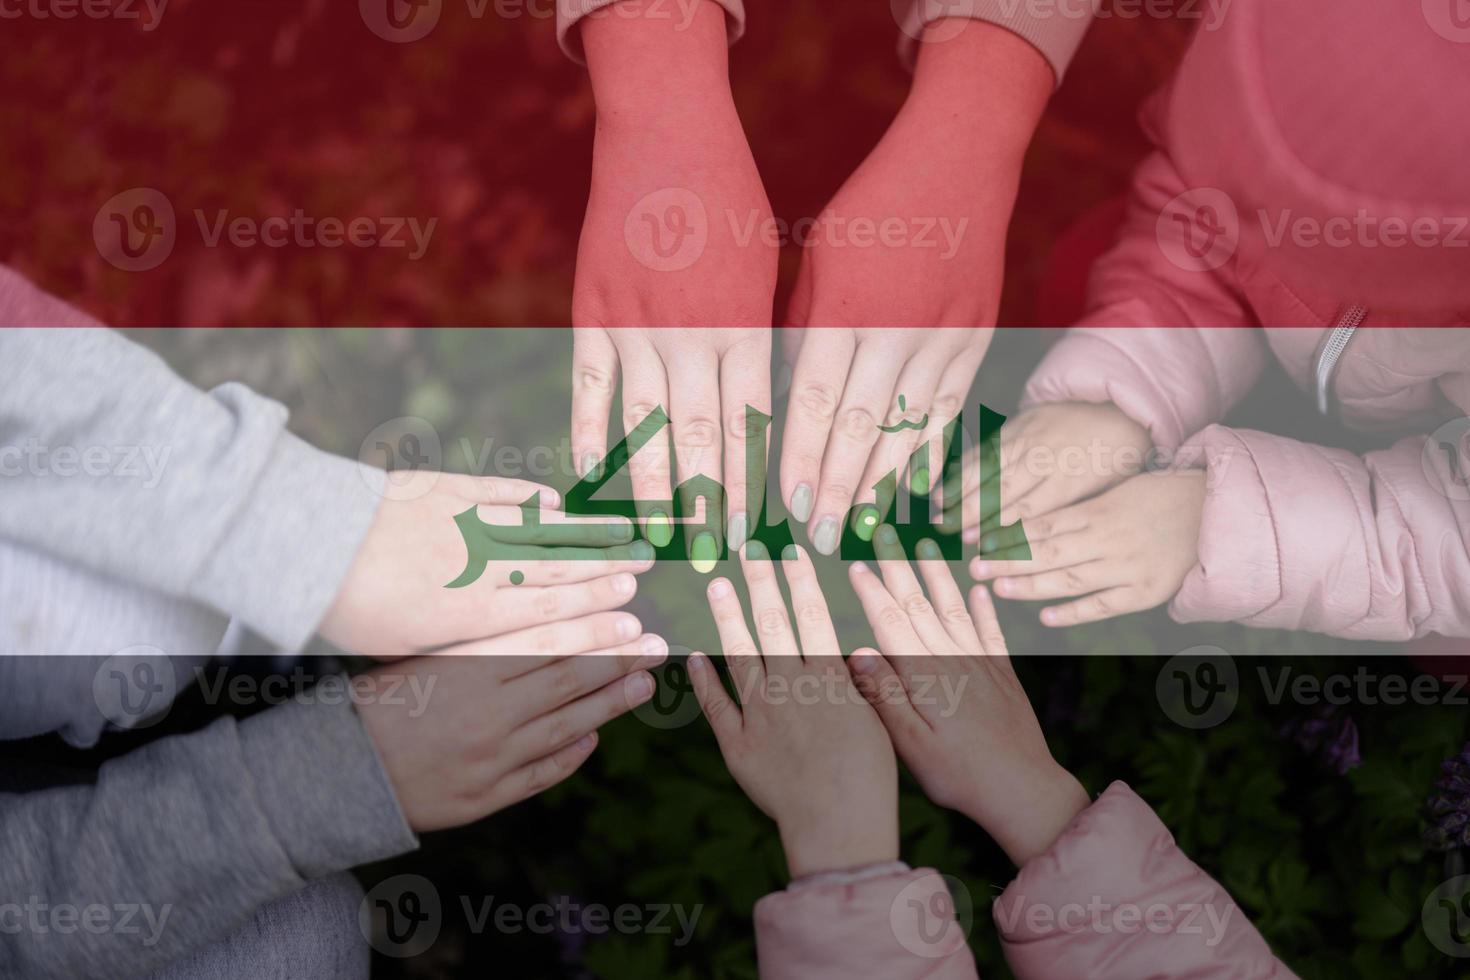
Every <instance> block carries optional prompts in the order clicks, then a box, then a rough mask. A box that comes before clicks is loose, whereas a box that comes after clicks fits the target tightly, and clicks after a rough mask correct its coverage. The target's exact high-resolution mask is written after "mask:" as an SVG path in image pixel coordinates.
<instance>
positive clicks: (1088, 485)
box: [943, 402, 1153, 554]
mask: <svg viewBox="0 0 1470 980" xmlns="http://www.w3.org/2000/svg"><path fill="white" fill-rule="evenodd" d="M1152 447H1153V441H1152V439H1151V438H1150V437H1149V434H1148V430H1147V429H1145V428H1144V427H1143V426H1141V425H1139V424H1138V423H1137V422H1135V421H1133V420H1132V419H1130V418H1129V417H1128V416H1126V415H1124V414H1123V413H1122V411H1120V410H1119V409H1118V407H1117V406H1115V405H1111V404H1102V405H1092V404H1085V403H1082V402H1059V403H1056V404H1051V405H1038V406H1037V407H1035V408H1032V409H1030V410H1028V411H1025V412H1022V413H1021V414H1019V415H1017V416H1016V417H1015V418H1013V419H1008V420H1007V421H1006V424H1005V425H1003V426H1001V430H1000V464H999V466H997V467H995V468H994V469H993V471H991V472H988V473H984V474H982V473H981V472H980V464H979V455H978V450H974V449H972V450H971V451H970V452H969V453H968V454H967V455H966V457H965V460H964V468H963V491H962V492H961V491H960V486H961V483H960V480H959V478H958V476H957V475H955V474H951V475H949V476H947V477H946V480H945V485H944V491H943V492H944V507H945V518H946V524H951V525H953V524H959V523H962V524H963V527H964V534H963V538H964V540H965V541H967V542H970V543H974V542H976V541H979V542H980V551H981V553H982V554H988V552H989V551H990V548H989V547H988V545H987V542H986V540H985V539H984V538H983V537H982V534H983V533H984V532H989V531H994V530H995V529H996V528H997V527H1001V526H1006V525H1010V524H1014V523H1016V522H1017V521H1021V520H1026V519H1027V518H1034V517H1040V516H1042V515H1044V514H1050V513H1051V512H1052V511H1055V510H1057V509H1058V508H1061V507H1066V506H1067V505H1069V504H1074V503H1076V502H1077V501H1079V500H1085V499H1087V498H1088V497H1091V496H1093V495H1094V494H1097V493H1100V492H1101V491H1103V490H1106V489H1107V488H1108V487H1111V486H1114V485H1115V484H1118V483H1121V482H1122V481H1124V480H1126V479H1128V478H1129V477H1131V476H1134V475H1136V474H1138V473H1140V472H1141V471H1142V470H1143V466H1144V461H1145V458H1146V456H1147V454H1148V451H1149V450H1150V449H1151V448H1152ZM982 476H983V477H984V478H985V481H986V488H987V489H989V488H990V487H991V486H993V485H996V484H998V485H999V488H1000V498H999V499H1000V511H999V513H997V514H988V515H982V514H981V513H980V504H979V496H978V494H979V488H980V486H981V482H980V481H981V477H982ZM961 506H962V507H963V508H964V514H963V522H960V521H959V520H958V519H957V517H956V515H955V511H956V508H959V507H961ZM982 518H985V520H984V523H983V526H982V525H981V520H982Z"/></svg>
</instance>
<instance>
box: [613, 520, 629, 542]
mask: <svg viewBox="0 0 1470 980" xmlns="http://www.w3.org/2000/svg"><path fill="white" fill-rule="evenodd" d="M607 536H608V540H610V541H612V542H614V543H616V544H625V543H627V542H629V541H632V540H633V525H632V524H631V523H629V522H626V521H625V522H623V523H620V524H610V525H608V529H607Z"/></svg>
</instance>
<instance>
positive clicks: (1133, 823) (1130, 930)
mask: <svg viewBox="0 0 1470 980" xmlns="http://www.w3.org/2000/svg"><path fill="white" fill-rule="evenodd" d="M983 898H984V896H979V897H978V898H977V901H976V903H975V904H976V905H977V906H982V905H983V901H982V900H983ZM965 904H966V903H964V902H961V903H960V907H961V909H964V908H965ZM991 912H992V917H993V918H994V920H995V925H996V928H997V930H998V931H999V932H1000V937H1001V942H1002V944H1003V947H1004V949H1005V957H1006V962H1007V963H1009V964H1010V967H1011V971H1012V972H1013V973H1015V975H1016V977H1017V978H1018V980H1060V978H1066V980H1073V978H1081V977H1086V978H1088V980H1149V978H1160V980H1162V978H1172V980H1183V978H1191V980H1217V978H1218V980H1225V978H1232V980H1268V978H1270V980H1289V978H1294V977H1295V974H1293V973H1292V972H1291V971H1290V970H1289V969H1287V968H1286V966H1284V965H1283V964H1282V963H1281V962H1280V961H1279V960H1277V959H1276V958H1275V957H1274V956H1272V955H1271V950H1270V949H1269V948H1268V947H1267V946H1266V942H1265V940H1263V939H1262V938H1261V935H1260V933H1258V932H1256V930H1255V927H1253V926H1252V925H1251V923H1250V920H1249V919H1248V918H1247V917H1246V915H1245V913H1244V912H1242V911H1241V910H1240V908H1239V907H1238V906H1237V905H1236V904H1235V902H1234V901H1233V900H1231V898H1230V896H1229V895H1228V894H1226V892H1225V890H1224V889H1223V888H1221V887H1220V885H1219V884H1218V883H1216V882H1215V880H1214V879H1212V878H1211V877H1210V876H1209V875H1207V874H1205V873H1204V872H1203V871H1201V870H1200V869H1199V868H1198V867H1197V866H1196V865H1195V864H1194V862H1192V861H1190V860H1189V858H1188V857H1187V856H1186V855H1185V854H1184V852H1183V851H1181V850H1179V848H1178V847H1177V846H1176V845H1175V843H1174V839H1173V838H1172V837H1171V836H1170V835H1169V831H1168V830H1167V829H1166V828H1165V827H1164V825H1163V824H1162V823H1160V822H1159V818H1158V817H1157V816H1156V815H1155V814H1154V812H1153V811H1152V810H1151V809H1149V807H1148V804H1146V803H1144V802H1143V801H1142V800H1140V799H1139V798H1138V797H1137V796H1136V795H1134V793H1133V791H1132V790H1130V789H1129V788H1128V787H1127V786H1125V785H1123V784H1122V783H1114V784H1113V785H1112V786H1111V787H1109V788H1108V790H1107V791H1106V792H1104V793H1103V794H1102V796H1100V797H1099V798H1098V800H1097V802H1096V803H1094V804H1093V805H1092V806H1090V807H1088V808H1087V809H1086V810H1084V811H1083V812H1082V813H1081V814H1079V815H1078V816H1077V818H1076V819H1075V820H1074V821H1072V824H1071V826H1069V827H1068V828H1067V830H1066V831H1064V832H1063V833H1062V836H1061V837H1060V838H1059V839H1058V840H1057V842H1056V843H1055V844H1053V845H1052V846H1051V849H1050V850H1049V851H1047V853H1045V854H1043V855H1041V856H1040V857H1037V858H1034V859H1033V860H1031V861H1029V862H1027V864H1026V866H1025V867H1023V868H1022V869H1021V872H1020V874H1019V875H1017V877H1016V880H1015V881H1013V882H1011V884H1010V886H1009V887H1008V888H1007V889H1006V890H1005V892H1003V893H1002V894H1001V896H1000V897H999V898H997V899H996V900H995V903H994V906H993V907H992V910H991ZM755 928H756V954H757V957H758V959H759V962H760V975H761V977H762V978H763V980H852V978H865V977H872V978H882V980H921V978H922V980H974V978H976V977H977V976H978V974H977V972H976V969H975V960H974V958H973V957H972V956H971V954H970V950H969V947H968V946H967V945H966V943H965V929H964V928H962V927H961V925H959V924H957V922H956V920H955V912H954V903H953V902H952V901H951V896H950V895H949V893H948V892H947V891H946V888H945V882H944V879H942V878H941V877H940V876H939V875H938V874H937V873H936V872H934V871H930V870H920V871H906V872H897V873H893V874H889V875H885V876H882V877H878V878H870V879H867V880H863V881H858V882H856V883H853V884H828V885H809V886H805V887H803V886H801V885H799V884H798V885H796V886H793V887H792V888H791V889H788V890H786V891H784V892H778V893H776V894H774V895H768V896H766V897H765V898H763V899H761V900H760V902H758V903H757V904H756V907H755Z"/></svg>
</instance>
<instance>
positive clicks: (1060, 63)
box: [898, 0, 1095, 85]
mask: <svg viewBox="0 0 1470 980" xmlns="http://www.w3.org/2000/svg"><path fill="white" fill-rule="evenodd" d="M1026 8H1027V4H1026V3H1024V2H1017V0H909V2H908V7H907V9H906V11H905V13H904V15H903V17H902V19H901V20H900V21H899V28H900V33H899V36H898V57H899V58H900V59H901V60H902V61H903V63H904V65H905V66H906V67H907V68H908V69H909V70H910V71H912V70H913V68H914V63H915V62H916V61H918V57H919V44H920V43H921V42H922V41H923V39H924V28H926V27H928V26H929V25H930V24H932V23H933V22H934V21H936V20H943V19H944V18H946V17H956V18H969V19H970V20H983V21H985V22H987V23H990V24H995V25H996V26H997V27H1004V28H1005V29H1006V30H1008V31H1010V32H1011V33H1013V34H1016V35H1018V36H1019V37H1020V38H1021V39H1022V40H1024V41H1026V42H1027V43H1029V44H1030V45H1031V46H1032V47H1034V48H1035V49H1036V50H1037V51H1039V52H1041V56H1042V57H1043V58H1045V59H1046V61H1047V64H1049V65H1051V70H1052V73H1053V74H1054V75H1055V76H1056V80H1057V82H1056V83H1057V85H1061V84H1062V76H1063V75H1065V74H1066V71H1067V65H1069V64H1070V63H1071V61H1072V56H1073V55H1074V54H1076V53H1077V48H1078V46H1080V45H1081V44H1082V37H1083V35H1084V34H1086V33H1087V28H1088V27H1089V26H1091V24H1092V19H1093V15H1094V13H1095V7H1094V5H1093V3H1092V2H1090V0H1089V2H1088V3H1086V5H1084V4H1083V2H1082V0H1078V2H1077V3H1075V4H1068V3H1054V4H1052V5H1050V7H1049V9H1048V10H1047V11H1045V12H1042V11H1038V10H1028V9H1026ZM1073 8H1076V9H1073Z"/></svg>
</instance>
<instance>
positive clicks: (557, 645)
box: [441, 612, 643, 678]
mask: <svg viewBox="0 0 1470 980" xmlns="http://www.w3.org/2000/svg"><path fill="white" fill-rule="evenodd" d="M642 632H643V624H642V623H641V622H639V621H638V617H637V616H634V615H633V614H631V613H625V612H601V613H593V614H592V615H590V616H583V617H581V618H580V619H567V620H562V621H561V622H556V623H547V624H545V625H542V626H533V627H531V628H530V629H524V630H518V631H516V632H514V633H506V634H504V635H502V636H496V637H492V638H490V639H485V640H476V641H474V642H471V643H461V644H459V645H458V646H453V647H449V648H447V649H445V650H443V651H441V652H442V653H445V654H449V655H461V656H484V657H500V658H504V660H503V662H502V663H501V664H498V666H500V668H501V670H500V674H499V676H500V677H502V678H510V677H518V676H520V675H521V674H523V673H526V672H527V671H529V670H533V669H535V668H536V667H539V666H542V665H543V664H545V663H547V662H548V661H551V660H557V659H560V658H562V657H569V656H571V655H572V654H575V653H585V652H586V651H588V650H601V649H604V648H606V647H614V646H618V645H619V644H623V643H627V642H628V641H630V640H634V639H637V637H638V635H639V634H640V633H642Z"/></svg>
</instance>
